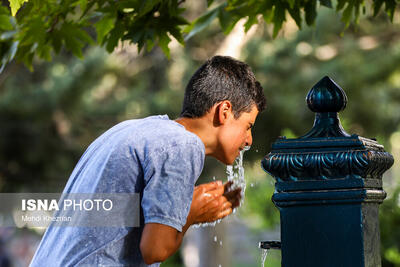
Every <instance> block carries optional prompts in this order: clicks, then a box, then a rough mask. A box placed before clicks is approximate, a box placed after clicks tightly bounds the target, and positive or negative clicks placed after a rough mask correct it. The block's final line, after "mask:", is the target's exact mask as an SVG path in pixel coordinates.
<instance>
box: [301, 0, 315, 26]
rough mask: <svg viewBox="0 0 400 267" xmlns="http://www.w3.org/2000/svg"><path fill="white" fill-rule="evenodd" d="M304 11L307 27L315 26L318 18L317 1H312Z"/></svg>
mask: <svg viewBox="0 0 400 267" xmlns="http://www.w3.org/2000/svg"><path fill="white" fill-rule="evenodd" d="M304 11H305V13H306V23H307V25H312V24H314V21H315V18H316V17H317V5H316V0H311V1H308V2H307V3H306V5H305V6H304Z"/></svg>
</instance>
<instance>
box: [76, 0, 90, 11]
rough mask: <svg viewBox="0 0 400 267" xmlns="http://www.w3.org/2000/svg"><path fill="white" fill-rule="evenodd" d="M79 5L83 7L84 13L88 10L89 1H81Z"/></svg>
mask: <svg viewBox="0 0 400 267" xmlns="http://www.w3.org/2000/svg"><path fill="white" fill-rule="evenodd" d="M78 3H79V6H80V7H81V10H82V11H83V12H84V11H85V10H86V7H87V3H88V0H79V1H78Z"/></svg>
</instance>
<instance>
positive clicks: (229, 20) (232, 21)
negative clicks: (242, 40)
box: [218, 7, 240, 34]
mask: <svg viewBox="0 0 400 267" xmlns="http://www.w3.org/2000/svg"><path fill="white" fill-rule="evenodd" d="M218 19H219V24H220V26H221V28H222V30H223V31H224V34H228V33H230V32H231V31H232V29H233V27H235V25H236V23H237V22H238V21H239V19H240V18H238V16H234V15H233V14H232V13H231V12H228V11H226V9H225V7H221V8H220V9H219V13H218Z"/></svg>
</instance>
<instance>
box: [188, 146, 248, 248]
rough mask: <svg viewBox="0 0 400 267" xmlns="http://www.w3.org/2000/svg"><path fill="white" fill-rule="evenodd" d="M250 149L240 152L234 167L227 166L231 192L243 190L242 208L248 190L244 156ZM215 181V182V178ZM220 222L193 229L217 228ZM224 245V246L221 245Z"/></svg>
mask: <svg viewBox="0 0 400 267" xmlns="http://www.w3.org/2000/svg"><path fill="white" fill-rule="evenodd" d="M249 149H250V147H249V146H246V147H244V149H243V150H242V151H240V154H239V156H238V157H237V158H236V159H235V162H234V163H233V165H228V166H226V174H227V180H228V181H232V182H233V183H232V185H231V188H230V189H231V190H234V189H236V188H238V187H240V188H242V191H241V196H242V197H241V199H240V205H239V206H241V205H242V204H243V202H244V192H245V190H246V181H245V179H244V168H243V154H244V152H245V151H247V150H249ZM213 180H215V177H213ZM236 209H237V208H235V209H234V210H233V212H235V211H236ZM220 222H221V219H220V220H216V221H214V222H209V223H200V224H195V225H193V227H195V228H198V227H206V226H215V225H216V224H217V223H220ZM221 245H222V244H221Z"/></svg>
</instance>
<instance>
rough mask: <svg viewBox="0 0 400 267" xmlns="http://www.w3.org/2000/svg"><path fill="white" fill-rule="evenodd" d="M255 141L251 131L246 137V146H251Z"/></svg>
mask: <svg viewBox="0 0 400 267" xmlns="http://www.w3.org/2000/svg"><path fill="white" fill-rule="evenodd" d="M252 143H253V137H252V136H251V133H250V134H248V135H247V138H246V146H251V144H252Z"/></svg>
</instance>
